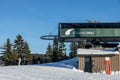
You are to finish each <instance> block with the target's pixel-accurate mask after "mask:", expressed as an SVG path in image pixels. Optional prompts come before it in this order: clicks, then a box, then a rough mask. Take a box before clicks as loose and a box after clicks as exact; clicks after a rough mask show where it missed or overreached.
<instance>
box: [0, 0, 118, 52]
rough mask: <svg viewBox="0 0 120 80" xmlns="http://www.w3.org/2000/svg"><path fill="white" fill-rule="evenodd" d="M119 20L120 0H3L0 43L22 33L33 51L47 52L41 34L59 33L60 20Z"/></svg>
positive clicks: (1, 5) (0, 0) (0, 18)
mask: <svg viewBox="0 0 120 80" xmlns="http://www.w3.org/2000/svg"><path fill="white" fill-rule="evenodd" d="M87 20H97V21H99V22H118V21H119V22H120V0H0V45H3V43H5V42H6V39H7V38H8V37H9V38H10V40H11V42H13V41H14V39H16V35H18V34H21V35H22V36H23V39H24V40H26V41H27V42H28V43H29V46H30V49H31V51H32V52H38V53H44V52H45V51H46V48H47V45H48V43H51V42H52V41H44V40H40V36H42V35H48V34H49V33H50V32H52V34H57V28H58V23H59V22H87Z"/></svg>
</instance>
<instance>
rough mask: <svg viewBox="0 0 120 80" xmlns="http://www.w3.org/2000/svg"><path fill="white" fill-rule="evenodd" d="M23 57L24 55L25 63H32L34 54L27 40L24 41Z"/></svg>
mask: <svg viewBox="0 0 120 80" xmlns="http://www.w3.org/2000/svg"><path fill="white" fill-rule="evenodd" d="M23 53H24V54H23V57H24V62H23V64H25V65H26V64H31V63H32V54H31V51H30V49H29V45H28V43H27V42H24V48H23Z"/></svg>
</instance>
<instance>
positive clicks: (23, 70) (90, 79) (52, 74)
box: [0, 58, 120, 80]
mask: <svg viewBox="0 0 120 80" xmlns="http://www.w3.org/2000/svg"><path fill="white" fill-rule="evenodd" d="M76 59H77V58H75V59H72V60H67V61H61V62H57V63H55V64H54V63H51V64H48V65H47V64H45V65H42V66H41V65H28V66H4V67H0V80H120V74H114V75H113V74H112V75H106V74H103V73H96V74H95V73H94V74H91V73H83V72H80V71H79V70H76V69H75V67H73V68H72V66H73V64H70V65H69V63H73V62H74V61H76ZM72 61H73V62H72ZM65 64H66V67H65ZM52 65H53V66H52ZM68 65H69V67H68ZM70 66H71V67H70Z"/></svg>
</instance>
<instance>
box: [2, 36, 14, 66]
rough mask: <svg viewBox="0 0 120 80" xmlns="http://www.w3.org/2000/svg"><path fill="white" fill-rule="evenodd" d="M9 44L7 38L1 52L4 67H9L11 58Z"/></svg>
mask: <svg viewBox="0 0 120 80" xmlns="http://www.w3.org/2000/svg"><path fill="white" fill-rule="evenodd" d="M11 45H12V44H11V43H10V39H9V38H7V41H6V43H5V44H4V47H3V49H4V51H3V60H4V61H5V65H11V64H12V61H13V58H12V56H13V55H12V49H11Z"/></svg>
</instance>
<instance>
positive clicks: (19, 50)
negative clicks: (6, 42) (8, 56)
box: [13, 35, 24, 64]
mask: <svg viewBox="0 0 120 80" xmlns="http://www.w3.org/2000/svg"><path fill="white" fill-rule="evenodd" d="M13 48H14V54H17V55H18V57H19V58H21V59H22V64H23V63H24V62H23V60H24V40H23V39H22V36H21V35H18V36H16V40H15V41H14V47H13Z"/></svg>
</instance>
